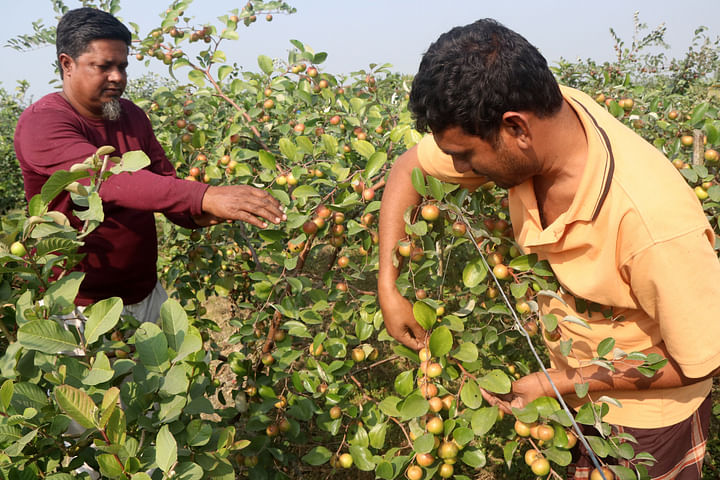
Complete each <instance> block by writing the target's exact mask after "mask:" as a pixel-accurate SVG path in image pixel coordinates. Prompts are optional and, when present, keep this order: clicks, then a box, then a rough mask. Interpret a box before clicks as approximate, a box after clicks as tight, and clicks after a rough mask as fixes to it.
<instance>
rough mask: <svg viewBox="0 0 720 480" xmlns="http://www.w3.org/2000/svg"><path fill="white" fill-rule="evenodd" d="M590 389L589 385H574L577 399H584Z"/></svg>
mask: <svg viewBox="0 0 720 480" xmlns="http://www.w3.org/2000/svg"><path fill="white" fill-rule="evenodd" d="M589 389H590V384H589V383H587V382H585V383H576V384H575V395H577V396H578V398H585V395H587V394H588V390H589Z"/></svg>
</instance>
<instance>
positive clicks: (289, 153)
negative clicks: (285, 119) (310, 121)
mask: <svg viewBox="0 0 720 480" xmlns="http://www.w3.org/2000/svg"><path fill="white" fill-rule="evenodd" d="M278 147H279V148H280V153H282V154H283V156H284V157H285V158H287V159H288V160H290V161H291V162H294V161H295V155H297V147H296V146H295V144H294V143H293V141H292V140H290V139H289V138H285V137H283V138H281V139H280V140H279V141H278Z"/></svg>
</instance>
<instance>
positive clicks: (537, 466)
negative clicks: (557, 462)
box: [530, 458, 550, 477]
mask: <svg viewBox="0 0 720 480" xmlns="http://www.w3.org/2000/svg"><path fill="white" fill-rule="evenodd" d="M530 470H532V472H533V473H534V474H535V475H537V476H540V477H541V476H544V475H547V474H548V473H550V462H548V461H547V459H545V458H538V459H537V460H535V461H534V462H533V464H532V465H530Z"/></svg>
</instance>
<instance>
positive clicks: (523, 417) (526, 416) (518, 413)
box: [512, 403, 539, 423]
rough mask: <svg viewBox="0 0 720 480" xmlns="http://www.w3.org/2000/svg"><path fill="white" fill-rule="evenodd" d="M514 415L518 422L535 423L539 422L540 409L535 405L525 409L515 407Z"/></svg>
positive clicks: (531, 404) (529, 405)
mask: <svg viewBox="0 0 720 480" xmlns="http://www.w3.org/2000/svg"><path fill="white" fill-rule="evenodd" d="M512 413H513V415H515V417H516V418H517V419H518V420H520V421H521V422H525V423H532V422H534V421H535V420H537V418H538V415H539V413H538V409H537V407H536V406H535V404H534V403H529V404H528V405H526V406H525V408H515V407H513V409H512Z"/></svg>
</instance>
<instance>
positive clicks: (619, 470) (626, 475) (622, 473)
mask: <svg viewBox="0 0 720 480" xmlns="http://www.w3.org/2000/svg"><path fill="white" fill-rule="evenodd" d="M608 467H610V470H612V471H613V473H614V474H615V476H616V477H617V478H618V480H636V479H637V476H636V475H635V472H633V471H632V470H631V469H629V468H627V467H623V466H622V465H608Z"/></svg>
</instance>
